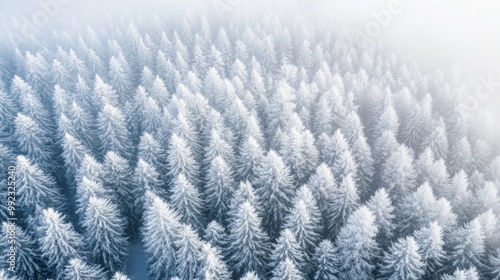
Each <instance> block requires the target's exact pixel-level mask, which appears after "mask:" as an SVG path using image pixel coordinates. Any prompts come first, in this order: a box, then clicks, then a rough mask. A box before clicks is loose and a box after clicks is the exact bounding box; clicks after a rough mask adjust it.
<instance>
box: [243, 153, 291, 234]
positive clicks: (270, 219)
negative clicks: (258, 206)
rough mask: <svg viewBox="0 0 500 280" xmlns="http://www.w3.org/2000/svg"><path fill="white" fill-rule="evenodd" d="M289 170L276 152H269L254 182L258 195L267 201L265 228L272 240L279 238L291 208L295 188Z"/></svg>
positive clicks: (257, 170)
mask: <svg viewBox="0 0 500 280" xmlns="http://www.w3.org/2000/svg"><path fill="white" fill-rule="evenodd" d="M289 173H290V172H289V169H288V168H287V166H286V165H285V164H284V163H283V160H282V159H281V157H280V156H278V154H277V153H276V152H275V151H272V150H271V151H269V152H268V154H267V156H266V157H265V158H264V159H263V161H262V164H261V165H259V166H258V167H257V169H256V176H257V177H256V178H255V181H254V182H253V185H254V186H255V190H256V193H257V195H258V196H259V197H260V199H261V200H266V201H267V203H265V204H263V209H264V216H263V221H264V228H266V229H267V231H268V232H269V234H270V236H271V238H275V237H277V235H278V234H279V228H280V226H281V224H282V223H283V220H284V214H285V213H286V212H287V210H288V209H289V208H290V203H291V200H292V197H293V192H294V188H293V186H292V179H291V177H290V174H289Z"/></svg>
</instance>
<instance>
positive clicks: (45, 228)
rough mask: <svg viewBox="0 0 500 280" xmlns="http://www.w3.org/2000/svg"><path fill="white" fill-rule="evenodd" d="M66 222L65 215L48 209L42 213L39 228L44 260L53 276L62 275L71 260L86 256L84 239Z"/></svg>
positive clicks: (39, 240) (38, 232)
mask: <svg viewBox="0 0 500 280" xmlns="http://www.w3.org/2000/svg"><path fill="white" fill-rule="evenodd" d="M64 220H66V217H65V216H64V215H62V214H61V213H59V212H57V211H55V210H54V209H52V208H48V209H45V210H43V211H42V216H41V219H40V225H39V226H38V228H37V236H38V243H39V244H40V251H41V252H42V258H43V260H44V261H45V264H46V266H47V268H48V269H49V271H50V273H51V274H53V275H62V273H63V271H64V267H65V266H66V264H67V263H68V262H69V260H70V259H72V258H79V257H84V256H85V252H84V251H83V248H84V244H83V239H82V237H81V236H80V235H79V234H78V233H77V232H76V231H75V229H74V228H73V225H72V224H70V223H66V222H65V221H64Z"/></svg>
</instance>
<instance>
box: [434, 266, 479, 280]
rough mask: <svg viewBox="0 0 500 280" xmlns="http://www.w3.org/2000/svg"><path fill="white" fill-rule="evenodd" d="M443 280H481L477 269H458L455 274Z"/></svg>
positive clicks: (448, 275)
mask: <svg viewBox="0 0 500 280" xmlns="http://www.w3.org/2000/svg"><path fill="white" fill-rule="evenodd" d="M441 279H442V280H479V274H478V273H477V270H476V268H475V267H471V268H466V269H460V268H457V269H456V270H455V271H454V272H453V274H451V275H450V274H446V275H443V277H442V278H441Z"/></svg>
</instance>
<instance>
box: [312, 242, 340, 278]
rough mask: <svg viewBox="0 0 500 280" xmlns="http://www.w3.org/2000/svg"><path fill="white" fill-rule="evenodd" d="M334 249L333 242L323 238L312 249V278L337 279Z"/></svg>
mask: <svg viewBox="0 0 500 280" xmlns="http://www.w3.org/2000/svg"><path fill="white" fill-rule="evenodd" d="M336 253H337V252H336V249H335V247H334V246H333V243H332V242H331V241H330V240H328V239H325V240H323V241H321V242H320V243H319V244H318V246H317V247H316V250H315V251H314V257H313V264H314V271H315V272H314V278H313V279H314V280H337V279H338V277H337V275H338V273H339V271H338V265H337V263H338V262H337V259H336Z"/></svg>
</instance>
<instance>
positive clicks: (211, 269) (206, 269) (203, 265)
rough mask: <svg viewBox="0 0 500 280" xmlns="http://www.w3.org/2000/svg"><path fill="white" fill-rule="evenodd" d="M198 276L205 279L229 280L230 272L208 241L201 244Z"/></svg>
mask: <svg viewBox="0 0 500 280" xmlns="http://www.w3.org/2000/svg"><path fill="white" fill-rule="evenodd" d="M199 278H200V279H205V280H230V279H231V274H230V272H229V269H228V267H227V265H226V263H225V262H224V260H223V259H222V256H221V254H220V252H219V251H218V250H217V249H216V248H214V247H212V245H210V243H205V244H203V247H202V253H201V261H200V272H199Z"/></svg>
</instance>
